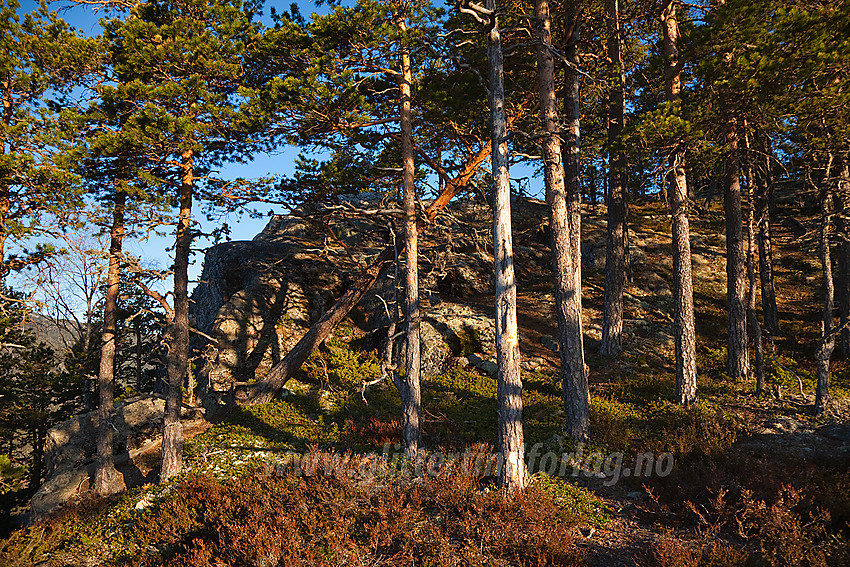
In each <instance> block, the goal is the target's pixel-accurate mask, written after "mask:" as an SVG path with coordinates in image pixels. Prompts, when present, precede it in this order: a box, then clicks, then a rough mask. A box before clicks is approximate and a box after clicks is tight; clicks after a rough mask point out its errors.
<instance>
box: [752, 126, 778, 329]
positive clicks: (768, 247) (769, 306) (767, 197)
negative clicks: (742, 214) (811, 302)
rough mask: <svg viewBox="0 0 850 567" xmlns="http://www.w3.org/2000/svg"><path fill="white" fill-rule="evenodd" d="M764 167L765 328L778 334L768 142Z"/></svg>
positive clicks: (760, 241) (761, 195)
mask: <svg viewBox="0 0 850 567" xmlns="http://www.w3.org/2000/svg"><path fill="white" fill-rule="evenodd" d="M763 151H764V160H763V163H764V166H763V170H762V171H761V172H760V173H759V172H758V171H757V175H756V179H757V183H758V190H759V197H758V199H757V201H758V205H757V209H758V237H757V239H758V248H759V280H760V282H761V310H762V314H763V315H764V327H765V329H766V330H767V331H768V333H770V334H771V335H774V336H775V335H778V334H779V332H780V328H779V310H778V309H777V307H776V286H775V283H774V277H773V228H772V223H773V216H774V211H775V209H776V203H775V201H776V194H775V191H774V185H773V176H772V175H771V165H770V159H771V158H770V154H769V151H770V148H769V146H768V144H767V143H766V142H765V143H764V149H763Z"/></svg>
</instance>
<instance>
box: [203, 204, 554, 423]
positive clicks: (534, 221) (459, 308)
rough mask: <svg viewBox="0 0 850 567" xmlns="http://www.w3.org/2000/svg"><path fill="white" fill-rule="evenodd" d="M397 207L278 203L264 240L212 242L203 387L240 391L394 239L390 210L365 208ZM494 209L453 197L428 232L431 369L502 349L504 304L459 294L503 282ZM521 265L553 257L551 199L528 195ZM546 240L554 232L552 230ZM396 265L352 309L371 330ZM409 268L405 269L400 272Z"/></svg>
mask: <svg viewBox="0 0 850 567" xmlns="http://www.w3.org/2000/svg"><path fill="white" fill-rule="evenodd" d="M376 207H381V208H393V207H395V205H394V204H393V203H385V202H383V201H381V196H380V195H376V194H363V195H359V196H357V197H352V198H347V199H345V200H343V202H342V204H340V205H337V206H332V207H331V206H328V207H326V208H325V209H321V210H320V211H318V214H317V212H316V211H313V212H311V218H312V219H323V221H322V222H323V223H324V226H323V225H322V224H318V223H317V221H315V220H311V221H307V220H304V218H302V217H303V214H302V212H301V211H296V213H297V214H293V215H277V216H274V217H272V218H271V220H270V221H269V224H268V225H267V226H266V228H265V229H264V230H263V231H262V232H261V233H260V234H258V235H257V236H256V237H255V238H254V239H253V240H252V241H243V242H228V243H224V244H220V245H218V246H215V247H213V248H211V249H210V250H209V251H208V252H207V255H206V258H205V260H204V269H203V274H202V276H201V283H200V284H199V285H198V286H197V287H196V288H195V291H194V292H193V295H192V299H193V303H192V314H193V316H194V318H195V321H196V324H197V327H198V329H199V330H200V331H202V332H203V333H205V334H206V335H209V336H210V337H212V338H213V339H214V340H213V341H210V340H206V339H198V338H196V339H195V340H196V344H195V348H197V349H199V350H201V351H202V352H203V354H204V356H203V362H202V364H201V365H200V368H199V370H198V372H197V390H196V393H197V394H198V396H199V398H200V399H201V400H202V403H203V404H204V406H205V407H206V408H208V409H213V408H216V407H219V406H220V405H222V404H226V403H228V402H229V401H230V400H231V399H232V396H234V393H235V391H236V389H237V387H239V385H241V384H244V383H246V382H251V381H253V380H255V379H258V378H260V377H262V376H264V375H265V374H266V373H267V372H268V370H269V369H270V368H271V367H272V366H273V365H274V364H276V363H277V362H278V361H280V360H281V359H282V358H283V356H285V355H286V353H287V352H288V351H289V349H290V348H291V347H292V346H294V344H295V343H296V342H297V341H298V340H299V339H300V338H301V337H302V336H303V334H304V333H305V332H306V331H307V330H308V329H309V327H310V325H311V324H312V323H313V322H315V321H316V320H317V319H318V318H319V317H320V316H321V315H322V314H323V313H324V311H325V310H326V309H327V308H328V307H330V305H332V304H333V302H334V301H335V300H336V299H337V298H338V297H339V296H340V295H341V294H342V293H343V292H344V291H345V290H346V289H347V287H348V285H349V284H350V283H351V282H352V281H354V280H355V279H356V277H357V276H358V275H359V273H360V270H361V269H362V267H363V266H365V265H366V263H368V261H369V260H370V259H371V258H374V257H375V256H376V255H377V254H378V253H380V251H381V250H382V249H383V248H384V247H385V246H386V245H387V244H389V243H391V242H392V240H391V236H390V234H389V232H388V230H387V223H386V217H380V216H377V215H368V214H367V215H363V214H359V213H357V209H361V210H364V209H374V208H376ZM490 215H491V211H490V208H489V206H488V205H486V204H482V203H476V202H472V201H462V202H459V203H453V204H452V205H451V206H450V207H449V208H448V209H447V211H446V214H444V215H441V216H440V217H439V218H438V219H437V221H436V222H435V223H434V224H433V225H432V226H430V227H429V228H428V229H427V230H426V232H425V234H424V235H423V237H422V238H421V240H420V262H419V282H420V289H421V290H422V294H421V297H422V298H423V325H422V357H423V372H424V374H425V376H428V375H435V374H439V373H442V372H445V371H446V369H447V368H448V366H449V365H450V364H452V362H453V361H454V360H455V359H456V358H457V357H460V356H467V355H469V354H471V353H475V352H478V353H484V352H493V350H494V339H493V326H492V321H491V320H490V319H492V315H490V316H487V315H484V314H482V313H479V312H476V311H475V310H474V309H472V308H470V307H468V306H463V305H459V304H457V303H454V302H453V300H454V301H457V300H458V299H460V298H467V297H470V296H476V295H483V294H489V293H492V290H493V284H492V272H493V257H492V250H491V247H492V234H491V232H490V230H491V229H490V226H491V222H492V221H491V220H490ZM514 216H515V219H516V220H515V222H516V227H517V229H518V234H524V235H526V236H524V237H522V236H520V237H518V238H517V240H516V246H517V248H516V249H517V250H518V253H517V257H516V267H517V273H518V277H522V274H523V273H528V272H529V271H539V270H541V269H548V265H549V262H550V260H549V251H548V248H547V246H546V245H545V244H543V243H541V242H540V241H541V238H540V233H541V230H540V229H541V226H542V222H543V219H545V218H546V205H545V203H542V202H540V201H536V200H524V201H522V202H518V203H516V206H515V215H514ZM544 240H545V239H544ZM389 272H390V273H385V274H384V275H382V277H381V278H380V279H379V280H378V282H377V283H376V285H375V286H374V287H373V288H372V289H371V290H370V291H369V292H368V293H367V294H366V296H365V297H364V298H363V300H362V301H361V303H360V305H358V306H357V307H356V308H355V309H354V310H353V311H352V312H351V313H350V314H349V320H350V322H351V323H352V324H353V325H354V326H356V327H357V328H359V329H360V330H361V331H363V332H364V333H367V332H372V331H375V330H376V329H380V328H381V327H384V326H386V325H387V324H388V323H389V321H388V319H387V316H386V311H385V309H384V306H383V303H382V302H381V301H379V300H378V298H377V297H376V295H380V296H381V297H383V298H384V299H385V300H387V301H388V302H390V303H391V302H392V301H393V290H394V276H395V275H394V274H393V273H392V271H391V270H390V271H389ZM399 277H400V276H399Z"/></svg>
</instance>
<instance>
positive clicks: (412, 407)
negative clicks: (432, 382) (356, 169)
mask: <svg viewBox="0 0 850 567" xmlns="http://www.w3.org/2000/svg"><path fill="white" fill-rule="evenodd" d="M398 26H399V31H401V32H402V34H404V32H405V30H406V25H405V22H404V18H403V17H399V19H398ZM403 41H404V40H403ZM412 85H413V71H412V69H411V64H410V50H409V48H408V47H407V45H403V46H402V49H401V76H400V78H399V82H398V86H399V90H400V100H399V107H400V108H399V110H400V116H401V120H400V123H401V124H400V126H401V160H402V171H403V173H402V191H403V200H404V203H403V209H404V276H405V294H404V304H403V305H404V309H403V311H404V320H405V324H406V329H405V336H406V342H405V349H404V377H403V378H402V380H400V381H399V385H400V386H402V387H401V388H400V389H399V390H400V391H399V395H400V397H401V423H402V436H403V438H404V445H405V450H406V453H407V457H408V458H409V459H411V460H414V459H416V458H417V456H418V454H419V437H420V430H419V417H420V412H421V405H422V393H421V391H420V387H419V380H420V358H421V348H420V345H419V325H420V315H419V270H418V260H419V248H418V238H417V237H418V233H419V231H418V229H417V227H416V187H415V185H414V176H415V173H416V172H415V164H414V162H413V129H412V124H411V98H412Z"/></svg>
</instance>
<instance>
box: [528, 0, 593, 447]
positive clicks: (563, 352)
mask: <svg viewBox="0 0 850 567" xmlns="http://www.w3.org/2000/svg"><path fill="white" fill-rule="evenodd" d="M534 8H535V17H536V19H537V21H536V27H537V39H538V46H537V79H538V93H539V97H540V117H541V120H542V122H543V130H544V132H546V137H545V138H544V141H543V167H544V180H545V183H546V200H547V201H548V202H549V226H550V229H551V237H552V267H553V272H554V276H555V314H556V316H557V319H558V343H559V345H560V350H559V353H560V357H561V392H562V393H561V396H562V400H563V403H564V411H565V415H566V425H565V428H564V430H565V433H566V434H567V435H569V436H571V437H573V438H574V439H576V440H578V441H586V440H587V438H588V429H589V420H590V393H589V391H588V386H587V376H586V374H585V371H584V344H583V336H582V321H581V272H580V266H581V258H580V256H579V258H578V264H576V260H577V258H576V256H575V252H574V251H575V250H576V249H578V251H579V253H580V252H581V242H580V238H581V209H580V208H579V209H578V219H577V222H576V219H574V218H572V215H571V214H570V213H571V211H570V208H569V207H568V205H567V203H568V201H569V200H573V201H578V202H579V203H580V191H581V189H580V187H579V186H578V181H579V176H578V171H577V169H578V165H579V163H578V152H579V122H578V116H569V117H568V125H567V128H566V131H565V132H564V133H563V136H564V138H565V140H564V141H565V145H566V151H565V155H564V156H563V159H562V156H561V137H560V132H559V129H560V127H559V120H558V101H557V97H556V94H555V61H554V57H553V56H552V51H551V44H552V32H551V18H550V16H549V2H548V0H536V2H535V7H534ZM567 10H568V11H569V12H570V16H571V18H570V21H571V23H572V25H570V28H571V29H572V30H573V37H571V38H569V40H568V41H569V45H570V47H568V51H567V53H568V55H567V57H568V58H570V55H569V53H570V52H571V51H572V54H573V57H571V58H570V60H571V61H572V62H573V64H575V45H576V41H577V39H578V38H577V36H578V31H577V26H576V23H575V22H573V21H572V18H576V17H577V14H576V10H575V6H573V5H572V4H571V3H570V4H569V5H568V7H567ZM566 88H567V103H566V106H567V109H568V110H567V113H568V115H575V114H577V112H576V111H575V110H574V108H573V107H577V106H578V73H576V72H575V70H573V69H571V68H569V67H568V68H567V79H566ZM565 169H569V171H570V175H569V178H568V180H569V181H570V187H569V190H568V189H567V187H566V180H567V178H566V176H565ZM576 197H578V199H577V198H576ZM572 228H575V229H576V230H575V233H576V234H573V230H572Z"/></svg>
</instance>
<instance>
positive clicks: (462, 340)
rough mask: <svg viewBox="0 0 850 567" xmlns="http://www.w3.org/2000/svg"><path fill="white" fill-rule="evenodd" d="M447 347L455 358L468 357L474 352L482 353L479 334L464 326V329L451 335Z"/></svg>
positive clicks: (475, 330)
mask: <svg viewBox="0 0 850 567" xmlns="http://www.w3.org/2000/svg"><path fill="white" fill-rule="evenodd" d="M449 347H450V348H451V349H452V354H454V355H455V356H469V355H470V354H473V353H476V352H482V347H481V334H480V333H479V332H478V329H475V328H473V327H470V326H469V325H464V327H463V328H462V329H461V330H460V331H458V332H456V333H453V336H452V337H451V338H450V339H449Z"/></svg>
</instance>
